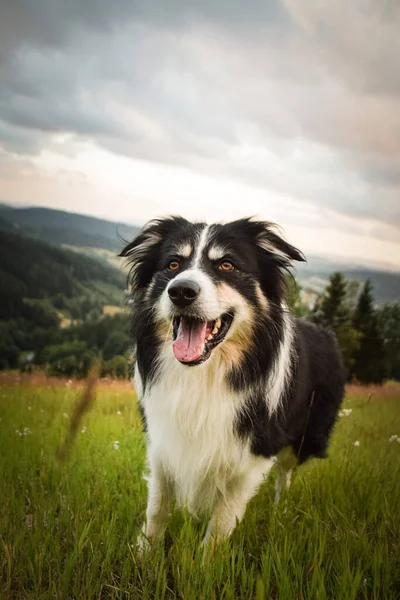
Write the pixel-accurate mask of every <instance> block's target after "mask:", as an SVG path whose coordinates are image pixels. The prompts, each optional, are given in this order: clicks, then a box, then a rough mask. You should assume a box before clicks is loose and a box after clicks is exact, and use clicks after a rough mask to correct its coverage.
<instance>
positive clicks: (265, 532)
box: [0, 377, 400, 600]
mask: <svg viewBox="0 0 400 600" xmlns="http://www.w3.org/2000/svg"><path fill="white" fill-rule="evenodd" d="M81 393H82V392H81V389H80V388H79V386H77V385H76V384H75V383H73V382H66V381H60V380H59V381H57V382H54V381H50V380H46V379H45V378H43V379H40V378H39V379H37V380H34V379H31V378H29V377H27V378H17V377H10V378H9V379H8V380H7V379H5V378H3V380H2V382H0V419H1V420H0V475H1V479H0V598H5V599H9V598H10V599H18V600H20V599H35V600H39V599H45V598H46V599H47V598H49V599H50V598H54V599H61V598H62V599H92V598H93V599H96V598H99V599H100V598H101V599H103V598H124V599H129V598H138V599H142V598H143V599H150V598H151V599H152V598H156V599H163V598H166V599H167V598H168V599H169V598H181V599H185V600H186V599H187V600H192V599H193V600H201V599H203V600H209V599H215V600H220V599H233V598H235V599H236V598H237V599H252V598H255V599H257V600H261V599H263V598H279V599H282V600H294V599H296V600H297V599H299V600H305V599H318V600H319V599H324V598H329V599H339V600H351V599H353V598H354V599H355V598H357V599H358V598H362V599H364V598H365V599H367V598H368V599H369V598H373V599H376V598H382V599H385V600H386V599H399V598H400V550H399V540H400V386H399V385H397V386H396V385H395V384H392V385H387V386H386V387H385V388H382V389H380V390H379V389H377V390H373V394H372V396H370V390H362V389H358V388H350V389H349V391H348V395H347V397H346V400H345V403H344V406H343V408H345V409H346V413H347V414H345V415H344V416H342V417H341V418H340V419H339V420H338V423H337V425H336V428H335V432H334V435H333V438H332V444H331V448H330V455H329V458H328V459H327V460H324V461H318V460H312V461H310V462H309V463H308V464H306V465H305V466H303V467H302V468H301V469H299V470H298V472H297V474H296V476H295V478H294V482H293V486H292V489H291V491H290V493H289V494H288V495H287V496H286V497H285V498H284V501H283V502H282V503H281V505H279V507H278V508H274V506H273V504H272V501H273V480H274V475H272V476H271V477H270V479H269V480H268V482H267V483H266V484H265V486H264V487H263V488H262V490H261V491H260V493H259V494H258V496H257V497H256V498H255V499H254V500H253V501H252V502H251V504H250V505H249V507H248V510H247V513H246V516H245V519H244V521H243V522H242V523H241V524H240V525H239V526H238V528H237V530H236V531H235V533H234V535H233V537H232V539H231V540H230V541H229V542H227V543H225V544H223V545H222V546H221V547H219V548H217V549H216V551H215V554H214V556H213V557H212V560H210V561H209V563H208V564H207V565H206V566H204V567H203V566H202V554H201V552H200V551H199V545H200V541H201V536H202V533H203V532H204V529H205V525H206V522H205V521H200V522H197V521H194V520H193V519H192V518H191V517H189V516H188V515H187V514H185V513H182V512H179V511H176V512H175V513H174V515H173V518H172V519H171V522H170V524H169V527H168V531H167V538H166V543H165V547H164V548H163V547H158V548H157V549H156V550H155V552H154V554H150V555H147V556H145V557H144V558H143V560H142V561H141V562H139V561H138V559H137V557H136V554H135V548H134V540H135V537H136V535H137V532H138V529H139V527H140V524H141V522H142V519H143V516H144V512H145V506H146V487H145V482H144V481H143V479H142V477H141V475H142V471H143V468H144V453H145V444H144V439H143V434H142V432H141V424H140V419H139V415H138V412H137V408H136V405H135V397H134V393H133V391H132V389H131V387H130V386H129V385H128V384H122V383H117V382H108V383H101V384H100V385H99V386H98V389H97V396H96V399H95V400H94V403H93V406H92V408H91V409H90V411H88V413H87V414H85V415H84V417H83V419H82V421H81V423H80V424H79V428H78V435H77V437H76V439H75V442H74V444H73V445H72V447H71V448H70V451H69V454H68V457H67V459H66V460H64V461H59V460H58V458H57V450H58V448H59V447H60V444H61V443H62V441H63V440H64V438H65V436H66V433H67V431H68V427H69V420H70V417H71V414H72V412H73V408H74V406H75V404H76V402H77V400H78V399H79V397H80V395H81ZM349 409H351V412H350V413H349V412H348V411H349ZM395 435H399V441H397V440H396V439H392V441H389V440H390V438H391V436H395Z"/></svg>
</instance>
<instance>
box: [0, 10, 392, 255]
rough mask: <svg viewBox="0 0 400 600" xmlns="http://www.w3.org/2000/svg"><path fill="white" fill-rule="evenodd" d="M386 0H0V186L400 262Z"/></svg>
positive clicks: (75, 206) (119, 213)
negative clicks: (269, 233) (267, 225)
mask: <svg viewBox="0 0 400 600" xmlns="http://www.w3.org/2000/svg"><path fill="white" fill-rule="evenodd" d="M399 31H400V2H399V1H398V0H353V1H352V2H348V0H336V2H332V1H331V0H251V1H249V2H243V0H213V1H211V0H182V1H179V0H142V1H139V0H114V1H113V2H110V1H109V0H68V1H67V0H52V1H51V2H48V0H19V1H18V2H10V1H8V0H0V201H3V202H10V203H13V202H14V203H16V202H18V203H22V204H31V205H41V206H49V207H53V208H63V209H67V210H71V211H75V212H81V213H87V214H92V215H97V216H103V217H107V218H111V219H114V220H120V221H125V222H130V223H139V224H141V223H143V222H145V221H146V220H147V219H149V218H151V217H154V216H158V215H161V214H165V213H171V212H173V213H180V214H183V215H184V216H187V217H189V218H202V219H206V220H208V221H210V220H215V219H217V220H226V219H229V218H235V217H238V216H243V215H249V214H257V215H260V216H262V217H265V218H267V219H269V220H272V221H275V222H278V223H279V224H280V225H282V227H283V228H284V231H285V233H286V236H287V237H288V238H289V239H290V240H291V241H293V242H294V243H295V244H297V245H298V246H299V247H301V248H302V249H303V250H304V251H305V252H306V253H307V252H309V253H318V254H324V255H328V256H329V255H330V256H342V257H354V258H359V259H365V260H368V261H371V262H372V261H378V262H381V263H383V262H386V263H392V264H394V265H397V266H398V267H400V193H399V192H400V35H399Z"/></svg>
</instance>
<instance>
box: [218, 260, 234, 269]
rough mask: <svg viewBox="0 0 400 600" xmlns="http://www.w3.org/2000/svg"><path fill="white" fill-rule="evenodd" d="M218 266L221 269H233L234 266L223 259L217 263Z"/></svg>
mask: <svg viewBox="0 0 400 600" xmlns="http://www.w3.org/2000/svg"><path fill="white" fill-rule="evenodd" d="M219 268H220V269H221V271H233V269H234V268H235V267H234V266H233V264H232V263H230V262H229V261H227V260H224V262H223V263H221V264H220V265H219Z"/></svg>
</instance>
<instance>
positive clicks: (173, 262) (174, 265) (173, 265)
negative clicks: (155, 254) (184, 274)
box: [168, 260, 179, 271]
mask: <svg viewBox="0 0 400 600" xmlns="http://www.w3.org/2000/svg"><path fill="white" fill-rule="evenodd" d="M168 269H169V270H170V271H177V270H178V269H179V263H178V261H177V260H171V262H170V263H169V265H168Z"/></svg>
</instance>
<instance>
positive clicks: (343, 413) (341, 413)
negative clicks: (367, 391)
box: [338, 408, 353, 417]
mask: <svg viewBox="0 0 400 600" xmlns="http://www.w3.org/2000/svg"><path fill="white" fill-rule="evenodd" d="M352 412H353V409H352V408H344V409H343V410H341V411H339V413H338V414H339V417H348V416H349V415H351V413H352Z"/></svg>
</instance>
